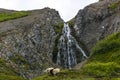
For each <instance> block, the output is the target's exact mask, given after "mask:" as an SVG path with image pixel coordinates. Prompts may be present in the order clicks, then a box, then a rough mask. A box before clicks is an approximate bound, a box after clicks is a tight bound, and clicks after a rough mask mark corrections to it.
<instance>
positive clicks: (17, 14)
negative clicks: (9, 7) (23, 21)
mask: <svg viewBox="0 0 120 80" xmlns="http://www.w3.org/2000/svg"><path fill="white" fill-rule="evenodd" d="M29 14H30V13H29V12H26V11H18V12H11V13H1V14H0V22H3V21H7V20H12V19H17V18H21V17H25V16H28V15H29Z"/></svg>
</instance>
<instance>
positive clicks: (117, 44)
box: [83, 32, 120, 77]
mask: <svg viewBox="0 0 120 80" xmlns="http://www.w3.org/2000/svg"><path fill="white" fill-rule="evenodd" d="M88 60H89V63H88V64H87V65H85V66H84V67H83V73H84V74H87V75H91V76H96V77H120V32H117V33H114V34H112V35H110V36H108V37H107V38H105V39H104V40H102V41H100V42H98V43H97V44H96V45H95V47H94V48H93V49H92V52H91V56H90V57H89V59H88Z"/></svg>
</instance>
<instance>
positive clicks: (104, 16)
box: [73, 0, 120, 52]
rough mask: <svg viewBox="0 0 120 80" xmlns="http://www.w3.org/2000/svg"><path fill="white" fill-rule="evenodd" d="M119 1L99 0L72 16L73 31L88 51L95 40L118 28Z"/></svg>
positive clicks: (119, 20)
mask: <svg viewBox="0 0 120 80" xmlns="http://www.w3.org/2000/svg"><path fill="white" fill-rule="evenodd" d="M119 12H120V1H119V0H100V1H99V2H97V3H93V4H91V5H89V6H87V7H85V8H84V9H83V10H80V11H79V12H78V14H77V15H76V17H75V18H74V24H75V26H74V27H73V33H74V35H75V36H76V37H77V38H78V40H80V41H81V42H82V43H84V45H85V46H86V48H87V50H88V51H89V52H90V51H91V48H92V47H93V46H94V45H95V44H96V42H97V41H99V40H101V39H103V38H105V37H106V36H108V35H109V34H111V33H114V32H117V31H119V30H120V14H119Z"/></svg>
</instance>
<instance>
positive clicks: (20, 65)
mask: <svg viewBox="0 0 120 80" xmlns="http://www.w3.org/2000/svg"><path fill="white" fill-rule="evenodd" d="M0 11H4V10H0ZM30 13H31V14H30V15H29V16H27V17H23V18H19V19H15V20H9V21H5V22H1V23H0V58H1V59H2V60H4V61H6V64H8V65H9V66H11V68H14V71H15V72H16V73H17V74H19V75H21V76H23V77H26V78H33V77H35V76H38V75H39V74H41V73H42V72H43V69H45V68H46V67H51V66H54V64H53V63H52V52H53V48H54V45H55V40H56V37H57V35H58V34H57V33H56V32H55V30H54V25H56V24H58V23H60V22H63V20H62V19H61V18H60V16H59V14H58V12H57V11H55V10H54V9H49V8H44V9H41V10H34V11H30Z"/></svg>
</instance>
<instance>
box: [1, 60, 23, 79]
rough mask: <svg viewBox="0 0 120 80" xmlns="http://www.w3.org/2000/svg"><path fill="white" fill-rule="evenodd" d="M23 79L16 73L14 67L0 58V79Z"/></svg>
mask: <svg viewBox="0 0 120 80" xmlns="http://www.w3.org/2000/svg"><path fill="white" fill-rule="evenodd" d="M8 79H9V80H25V79H24V78H22V77H20V76H18V75H17V72H15V70H14V68H12V67H11V66H10V65H8V64H7V63H6V62H5V61H4V60H2V59H1V58H0V80H8Z"/></svg>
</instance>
